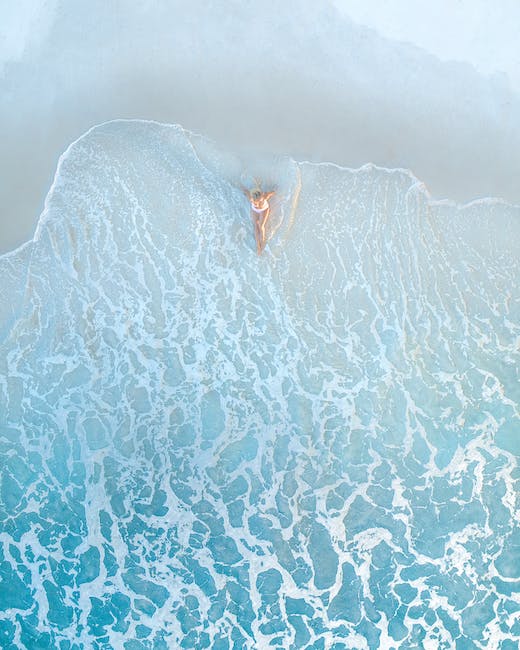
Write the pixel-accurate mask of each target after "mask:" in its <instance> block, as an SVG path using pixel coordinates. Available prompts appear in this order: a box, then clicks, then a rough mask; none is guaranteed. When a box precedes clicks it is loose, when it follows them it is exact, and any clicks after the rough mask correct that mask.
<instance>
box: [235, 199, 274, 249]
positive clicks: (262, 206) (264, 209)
mask: <svg viewBox="0 0 520 650" xmlns="http://www.w3.org/2000/svg"><path fill="white" fill-rule="evenodd" d="M242 191H243V192H244V194H245V195H246V196H247V198H248V199H249V202H250V203H251V218H252V220H253V223H254V226H255V239H256V252H257V253H258V255H260V253H261V252H262V251H263V250H264V248H265V245H266V243H267V242H266V238H265V226H266V224H267V221H268V219H269V214H270V213H271V208H270V206H269V199H270V198H271V197H272V196H273V195H274V194H275V192H262V191H261V190H259V189H255V190H252V191H249V190H245V189H244V190H242Z"/></svg>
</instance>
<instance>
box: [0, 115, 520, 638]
mask: <svg viewBox="0 0 520 650" xmlns="http://www.w3.org/2000/svg"><path fill="white" fill-rule="evenodd" d="M244 169H245V172H244ZM259 174H261V175H262V177H263V178H266V177H267V176H268V175H269V174H270V178H269V179H268V180H269V182H271V183H276V184H277V186H278V188H279V191H278V193H279V197H280V202H279V204H278V206H277V207H276V215H275V216H276V218H277V221H276V224H277V229H276V232H275V233H273V236H272V239H271V240H270V242H269V244H268V246H267V249H266V251H265V253H264V255H262V256H261V257H257V256H256V254H255V253H254V238H253V233H252V227H251V224H250V220H249V213H248V206H247V202H245V200H244V197H243V195H242V193H241V192H240V188H239V185H240V183H241V182H247V180H248V179H250V178H253V177H255V176H258V175H259ZM519 218H520V210H519V209H518V208H513V207H511V206H508V205H507V204H505V203H501V202H498V201H483V202H478V203H473V204H470V205H467V206H465V207H458V206H456V205H454V204H450V203H447V202H445V203H433V202H431V201H429V199H428V196H427V194H426V193H425V191H424V188H423V186H422V185H421V184H420V183H419V181H417V179H415V178H414V177H413V176H411V175H410V174H409V173H407V172H405V171H403V170H385V169H379V168H376V167H374V166H366V167H363V168H361V169H359V170H350V169H345V168H340V167H337V166H334V165H326V164H322V165H317V164H310V163H296V162H294V161H292V160H290V159H280V158H278V159H276V160H274V161H268V160H264V161H263V162H262V163H261V164H260V163H257V164H256V167H255V166H254V165H253V164H252V163H251V162H250V161H249V162H244V161H243V160H238V159H237V158H234V157H233V156H230V155H225V154H222V153H220V152H218V151H216V150H214V149H213V147H212V145H211V144H210V143H208V142H206V141H204V140H203V139H202V138H199V137H196V136H193V135H191V134H189V133H187V132H185V131H183V130H182V129H181V128H179V127H173V126H167V125H161V124H157V123H145V122H124V121H121V122H113V123H109V124H105V125H101V126H99V127H96V128H94V129H93V130H91V131H90V132H89V133H88V134H87V135H85V136H84V137H83V138H81V139H80V140H79V141H77V142H76V143H74V144H73V145H72V146H71V147H70V148H69V150H68V151H67V153H66V154H65V155H64V156H63V157H62V159H61V162H60V166H59V169H58V173H57V175H56V179H55V182H54V185H53V187H52V189H51V191H50V193H49V196H48V198H47V202H46V210H45V213H44V215H43V216H42V218H41V220H40V224H39V227H38V230H37V233H36V237H35V240H34V241H33V242H32V243H31V244H29V245H27V246H26V247H24V248H23V249H21V250H20V251H19V252H17V253H14V254H11V255H9V256H5V257H3V258H0V265H1V270H2V275H3V276H5V277H6V278H7V282H6V283H5V285H4V288H3V289H2V294H0V296H1V303H0V314H1V319H2V320H1V322H0V336H1V340H0V364H1V370H0V403H1V412H0V452H1V454H2V467H3V468H4V469H3V472H2V482H1V489H0V521H1V522H2V524H1V529H0V530H1V532H0V540H1V546H0V552H1V554H2V558H1V563H0V577H1V580H2V582H1V588H0V609H1V619H0V639H1V640H2V646H3V647H6V648H20V647H28V648H36V647H39V648H76V649H79V648H85V649H86V648H127V649H129V650H136V649H138V648H174V647H186V648H204V647H208V648H216V649H224V648H269V647H273V648H298V649H299V648H334V649H335V650H339V649H340V648H349V649H350V648H370V649H372V648H392V647H395V648H397V647H399V648H417V647H422V648H427V649H430V648H431V649H433V648H453V647H456V648H463V649H466V648H497V649H498V648H501V649H509V648H513V647H516V643H517V642H518V640H519V638H520V628H519V611H520V605H519V601H518V592H519V589H520V550H519V549H520V528H519V527H518V521H519V514H520V513H519V508H518V480H519V472H518V463H517V459H518V454H519V452H520V448H519V442H518V440H519V437H518V424H519V413H518V397H519V389H518V386H519V383H518V368H519V365H518V360H519V359H518V343H519V341H520V338H519V337H520V328H519V300H518V299H519V296H518V277H519V275H518V259H519V256H518V241H519V240H520V237H519V228H520V221H519Z"/></svg>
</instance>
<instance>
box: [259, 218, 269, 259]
mask: <svg viewBox="0 0 520 650" xmlns="http://www.w3.org/2000/svg"><path fill="white" fill-rule="evenodd" d="M270 212H271V210H270V209H269V208H267V210H266V211H265V212H264V214H263V215H262V216H261V217H259V218H258V231H259V236H260V242H261V243H260V251H259V253H261V252H262V251H263V249H264V248H265V225H266V223H267V220H268V219H269V213H270Z"/></svg>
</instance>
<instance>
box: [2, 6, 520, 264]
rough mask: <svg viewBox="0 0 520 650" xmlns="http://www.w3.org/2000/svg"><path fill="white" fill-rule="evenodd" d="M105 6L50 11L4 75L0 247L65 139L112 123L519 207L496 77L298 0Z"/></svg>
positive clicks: (518, 172)
mask: <svg viewBox="0 0 520 650" xmlns="http://www.w3.org/2000/svg"><path fill="white" fill-rule="evenodd" d="M51 4H52V3H51ZM106 4H107V3H104V2H101V0H96V1H95V2H93V3H89V5H88V8H87V7H86V5H83V6H82V5H80V4H79V3H78V4H77V5H76V6H74V4H71V3H63V4H62V3H60V2H58V3H56V7H55V9H54V14H53V19H52V20H50V21H49V24H50V27H48V28H46V31H45V33H42V34H41V35H40V37H39V38H34V39H33V40H32V41H29V42H28V44H27V48H26V50H25V52H24V54H23V56H22V57H21V58H20V59H19V60H18V61H14V62H11V63H8V64H7V65H5V66H4V69H3V78H2V79H1V83H2V87H1V88H2V100H3V101H2V102H1V104H0V141H1V142H2V143H3V146H2V152H1V154H0V178H1V183H0V202H1V205H2V219H1V221H0V252H6V251H9V250H12V249H13V248H15V247H16V246H18V245H20V244H21V243H23V242H25V241H27V240H28V239H29V238H31V237H32V235H33V233H34V229H35V225H36V223H37V220H38V216H39V214H40V213H41V210H42V208H43V203H44V199H45V195H46V193H47V191H48V188H49V187H50V185H51V182H52V178H53V175H54V171H55V168H56V164H57V161H58V158H59V156H60V154H61V153H62V152H63V151H64V150H65V149H66V147H67V146H68V144H69V143H70V142H71V141H72V140H74V139H75V138H77V137H78V136H79V135H81V133H82V132H84V131H86V130H87V129H88V128H90V127H91V126H92V125H93V124H96V123H99V122H103V121H106V120H110V119H116V118H121V117H123V118H144V119H153V120H158V121H164V122H175V123H180V124H182V125H183V126H185V127H186V128H188V129H190V130H194V131H196V132H200V133H203V134H205V135H207V136H209V137H212V138H214V139H215V140H217V142H218V143H219V144H221V145H222V146H224V147H228V148H231V149H237V148H238V149H240V148H244V147H246V148H249V149H256V150H258V151H259V152H272V153H280V154H288V155H291V156H293V157H294V158H297V159H300V160H301V159H306V160H313V161H332V162H335V163H338V164H341V165H345V166H349V167H358V166H360V165H363V164H365V163H367V162H374V163H376V164H378V165H381V166H386V167H404V168H409V169H411V170H412V171H413V173H414V174H415V175H416V176H417V177H418V178H420V179H421V180H422V181H424V182H425V184H426V186H427V188H428V190H429V191H430V193H431V194H432V196H433V197H435V198H439V199H440V198H451V199H454V200H457V201H460V202H468V201H471V200H473V199H476V198H480V197H485V196H499V197H502V198H504V199H506V200H509V201H512V202H515V203H520V187H519V186H518V183H517V179H518V177H519V176H520V123H519V122H518V119H516V118H517V116H518V115H519V114H520V99H519V97H518V95H517V94H515V93H514V92H513V91H512V90H511V89H510V87H509V85H508V82H507V79H505V78H504V77H500V76H498V75H495V76H493V77H485V76H483V75H482V74H479V73H478V72H477V71H476V70H475V69H474V68H472V67H471V66H470V65H467V64H462V63H454V62H441V61H439V60H438V59H436V58H435V57H434V56H432V55H430V54H428V53H426V52H425V51H423V50H420V49H419V48H417V47H414V46H412V45H408V44H403V43H397V42H394V41H390V40H387V39H384V38H382V37H381V36H379V35H378V34H377V33H376V32H374V31H371V30H369V29H367V28H364V27H361V26H358V25H356V24H354V23H352V22H350V21H349V20H348V18H347V17H346V16H345V15H343V14H340V13H339V12H337V11H336V10H335V9H334V8H333V7H326V6H324V7H321V8H319V7H317V6H316V5H315V4H313V3H310V2H309V3H307V2H306V1H301V2H296V1H294V2H287V3H286V4H284V7H283V9H280V8H279V7H278V6H277V5H275V3H274V2H270V1H266V2H264V3H263V5H262V11H260V10H259V8H258V6H256V5H251V6H249V5H244V4H243V3H241V2H230V3H228V5H227V7H228V8H227V12H226V13H225V14H224V15H223V12H222V9H221V6H220V5H219V4H218V3H214V4H209V5H208V6H207V7H206V9H205V12H204V13H202V12H201V11H200V9H197V8H195V7H193V6H192V5H191V4H189V3H188V2H184V1H177V2H175V3H168V5H166V3H161V2H150V3H149V4H147V5H146V4H145V5H143V6H142V7H141V8H139V9H138V8H135V7H134V8H132V9H131V10H129V9H128V5H125V6H124V9H125V11H124V12H123V7H122V6H121V7H119V6H116V5H117V3H110V7H108V6H105V5H106ZM257 33H258V34H261V35H262V38H261V39H260V40H258V39H256V36H255V35H256V34H257Z"/></svg>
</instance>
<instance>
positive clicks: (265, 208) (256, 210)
mask: <svg viewBox="0 0 520 650" xmlns="http://www.w3.org/2000/svg"><path fill="white" fill-rule="evenodd" d="M262 205H263V206H264V207H263V208H257V207H255V206H254V205H253V204H252V203H251V210H253V212H257V213H258V214H260V213H261V212H265V211H266V210H267V209H268V208H269V203H267V200H266V199H264V202H263V203H262Z"/></svg>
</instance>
